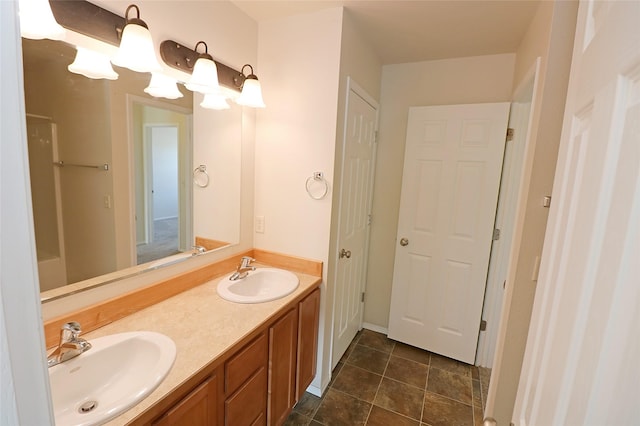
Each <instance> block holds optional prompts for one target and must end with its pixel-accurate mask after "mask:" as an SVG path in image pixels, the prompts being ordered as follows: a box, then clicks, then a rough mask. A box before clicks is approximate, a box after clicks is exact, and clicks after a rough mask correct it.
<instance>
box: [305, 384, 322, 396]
mask: <svg viewBox="0 0 640 426" xmlns="http://www.w3.org/2000/svg"><path fill="white" fill-rule="evenodd" d="M307 392H309V393H310V394H312V395H315V396H317V397H319V398H321V397H322V391H321V390H320V388H319V387H317V386H315V385H309V387H308V388H307Z"/></svg>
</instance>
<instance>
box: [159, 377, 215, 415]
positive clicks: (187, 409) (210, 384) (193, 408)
mask: <svg viewBox="0 0 640 426" xmlns="http://www.w3.org/2000/svg"><path fill="white" fill-rule="evenodd" d="M218 418H219V398H218V377H217V375H215V374H214V375H213V376H211V377H209V378H208V379H207V380H205V381H204V382H203V383H201V384H200V385H199V386H198V387H196V388H195V389H194V390H193V391H191V393H189V395H187V396H185V397H184V398H183V399H182V400H180V401H179V402H178V403H177V404H175V405H174V406H173V408H171V409H170V410H169V411H167V412H166V413H165V414H164V415H163V416H162V417H160V418H159V419H157V420H156V421H154V422H153V423H152V425H153V426H213V425H217V424H218V422H219V419H218Z"/></svg>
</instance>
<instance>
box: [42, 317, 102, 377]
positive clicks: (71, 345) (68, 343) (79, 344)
mask: <svg viewBox="0 0 640 426" xmlns="http://www.w3.org/2000/svg"><path fill="white" fill-rule="evenodd" d="M81 332H82V330H81V329H80V324H78V323H77V322H75V321H71V322H68V323H66V324H64V325H63V326H62V328H61V329H60V343H58V347H57V348H55V349H54V350H53V352H51V354H49V356H48V357H47V366H48V367H53V366H54V365H58V364H60V363H62V362H65V361H67V360H70V359H71V358H75V357H77V356H78V355H80V354H81V353H83V352H86V351H88V350H89V349H91V343H89V342H87V341H86V340H84V339H82V338H80V337H78V336H79V335H80V333H81Z"/></svg>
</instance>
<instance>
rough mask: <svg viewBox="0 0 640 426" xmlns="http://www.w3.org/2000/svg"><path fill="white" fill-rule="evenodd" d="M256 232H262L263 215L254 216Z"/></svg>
mask: <svg viewBox="0 0 640 426" xmlns="http://www.w3.org/2000/svg"><path fill="white" fill-rule="evenodd" d="M256 232H257V233H259V234H264V216H256Z"/></svg>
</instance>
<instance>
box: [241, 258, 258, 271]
mask: <svg viewBox="0 0 640 426" xmlns="http://www.w3.org/2000/svg"><path fill="white" fill-rule="evenodd" d="M251 262H255V259H254V258H253V257H249V256H242V261H241V262H240V267H241V268H247V267H249V265H250V264H251Z"/></svg>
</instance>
